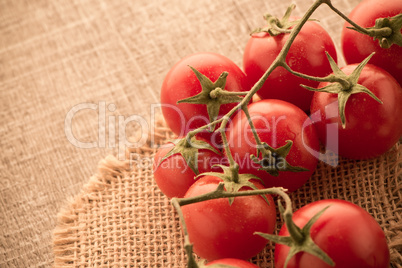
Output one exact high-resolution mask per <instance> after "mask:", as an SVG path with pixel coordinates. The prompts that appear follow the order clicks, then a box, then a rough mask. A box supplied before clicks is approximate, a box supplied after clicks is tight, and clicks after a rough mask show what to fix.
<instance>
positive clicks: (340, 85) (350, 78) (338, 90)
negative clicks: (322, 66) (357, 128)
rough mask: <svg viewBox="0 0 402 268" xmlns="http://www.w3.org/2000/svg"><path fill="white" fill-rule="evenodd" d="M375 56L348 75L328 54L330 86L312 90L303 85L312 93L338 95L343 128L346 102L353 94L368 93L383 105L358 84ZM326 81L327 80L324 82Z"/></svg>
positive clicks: (369, 93)
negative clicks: (366, 66)
mask: <svg viewBox="0 0 402 268" xmlns="http://www.w3.org/2000/svg"><path fill="white" fill-rule="evenodd" d="M373 55H374V52H373V53H372V54H370V55H369V56H368V57H367V58H365V59H364V60H363V61H362V62H361V63H360V64H359V65H358V66H357V67H356V69H355V70H354V71H353V72H352V73H351V74H350V75H346V74H345V73H344V72H343V71H342V70H341V69H340V68H339V67H338V65H337V64H336V62H335V61H334V60H333V59H332V57H331V56H330V55H329V54H328V53H327V58H328V60H329V63H330V65H331V68H332V71H333V73H334V74H333V75H329V76H328V77H327V80H326V81H328V82H331V83H330V84H329V85H327V86H325V87H322V88H312V87H309V86H306V85H301V86H302V87H304V88H306V89H308V90H311V91H318V92H327V93H333V94H338V109H339V116H340V118H341V123H342V127H343V128H345V127H346V117H345V107H346V102H347V101H348V99H349V97H350V96H351V95H352V94H357V93H366V94H368V95H369V96H370V97H372V98H373V99H374V100H376V101H377V102H379V103H380V104H382V101H381V100H380V99H379V98H378V97H377V96H376V95H374V93H373V92H371V91H370V90H369V89H368V88H367V87H365V86H363V85H360V84H358V83H357V82H358V80H359V77H360V74H361V72H362V70H363V68H364V66H365V65H366V64H367V63H368V61H369V60H370V58H371V57H372V56H373ZM324 81H325V80H324Z"/></svg>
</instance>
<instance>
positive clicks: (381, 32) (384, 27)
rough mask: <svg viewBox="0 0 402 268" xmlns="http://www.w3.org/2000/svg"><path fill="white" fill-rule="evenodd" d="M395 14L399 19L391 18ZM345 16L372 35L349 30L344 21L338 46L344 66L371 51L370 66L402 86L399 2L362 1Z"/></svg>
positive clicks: (401, 33)
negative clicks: (340, 48) (380, 70)
mask: <svg viewBox="0 0 402 268" xmlns="http://www.w3.org/2000/svg"><path fill="white" fill-rule="evenodd" d="M398 15H399V18H397V17H395V16H398ZM348 17H349V19H351V20H352V21H353V22H355V23H356V24H358V25H359V26H360V27H362V28H366V31H372V34H373V36H369V35H367V34H362V33H361V32H359V30H353V29H350V28H348V27H352V25H351V24H350V23H348V22H345V25H344V27H343V29H342V36H341V44H342V52H343V55H344V57H345V60H346V63H348V64H352V63H359V62H361V61H363V60H364V59H365V58H366V57H367V56H369V55H370V54H371V53H373V52H375V55H374V56H373V58H372V59H371V60H370V63H371V64H374V65H376V66H378V67H380V68H382V69H384V70H386V71H387V72H389V73H390V74H391V75H392V76H394V78H395V79H396V80H397V81H398V82H399V84H400V85H402V75H401V74H402V29H401V26H402V1H400V0H387V1H381V2H379V1H376V0H364V1H362V2H360V3H359V4H358V5H357V6H356V7H355V8H354V9H353V10H352V12H351V13H350V14H349V16H348ZM381 18H383V20H379V21H378V22H376V20H377V19H381ZM375 25H377V26H378V27H375ZM352 28H353V27H352ZM375 28H377V29H375ZM355 29H356V28H355ZM374 37H375V39H374ZM394 42H399V43H394Z"/></svg>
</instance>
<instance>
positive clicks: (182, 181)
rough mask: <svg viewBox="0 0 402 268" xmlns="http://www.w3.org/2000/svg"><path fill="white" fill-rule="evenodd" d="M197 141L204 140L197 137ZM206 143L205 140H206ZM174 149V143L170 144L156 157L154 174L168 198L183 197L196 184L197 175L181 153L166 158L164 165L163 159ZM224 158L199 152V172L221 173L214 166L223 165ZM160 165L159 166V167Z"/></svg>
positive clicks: (206, 151)
mask: <svg viewBox="0 0 402 268" xmlns="http://www.w3.org/2000/svg"><path fill="white" fill-rule="evenodd" d="M197 139H200V140H204V139H203V138H200V137H197ZM204 141H205V140H204ZM173 147H174V144H173V143H168V144H166V145H165V146H162V147H161V148H159V150H158V151H157V152H156V154H155V156H154V163H153V174H154V178H155V182H156V184H157V185H158V187H159V189H160V190H161V191H162V193H164V194H165V195H166V196H167V197H169V198H172V197H183V196H184V194H185V193H186V191H187V190H188V188H190V186H191V185H192V184H193V183H194V182H195V176H196V174H195V173H194V171H193V170H192V169H191V168H190V167H189V166H188V165H187V163H186V161H185V159H184V158H183V156H182V155H181V154H179V153H177V154H174V155H171V156H169V157H168V158H166V159H165V160H164V161H163V162H162V163H160V161H161V160H162V159H163V157H164V156H165V155H166V154H167V153H168V152H169V151H170V150H171V149H172V148H173ZM222 159H223V158H222V156H221V155H219V154H216V153H214V152H213V151H210V150H207V149H200V150H199V151H198V171H199V173H204V172H209V171H219V170H220V168H213V167H212V166H213V165H217V164H221V163H222V161H223V160H222ZM158 164H160V165H159V166H157V165H158Z"/></svg>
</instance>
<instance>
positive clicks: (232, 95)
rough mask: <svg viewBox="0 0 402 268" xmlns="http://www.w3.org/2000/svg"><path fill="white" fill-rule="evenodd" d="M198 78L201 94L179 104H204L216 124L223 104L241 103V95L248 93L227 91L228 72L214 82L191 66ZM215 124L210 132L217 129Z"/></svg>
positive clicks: (211, 126)
mask: <svg viewBox="0 0 402 268" xmlns="http://www.w3.org/2000/svg"><path fill="white" fill-rule="evenodd" d="M189 67H190V68H191V70H192V71H193V72H194V73H195V75H196V76H197V79H198V81H199V82H200V84H201V92H200V93H198V94H197V95H194V96H192V97H189V98H186V99H182V100H179V101H178V102H177V103H178V104H179V103H191V104H204V105H206V106H207V112H208V116H209V121H210V122H214V121H215V120H216V119H217V118H218V115H219V109H220V107H221V105H222V104H229V103H237V102H241V100H242V98H241V97H239V95H245V94H246V92H229V91H227V90H225V89H224V88H225V85H226V78H227V76H228V75H229V73H228V72H222V73H221V75H220V76H219V78H218V79H217V80H216V81H215V82H212V81H211V80H210V79H209V78H208V77H206V76H205V75H203V74H202V73H200V72H199V71H198V70H197V69H195V68H193V67H191V66H189ZM215 126H216V125H215V124H211V125H210V127H209V130H210V131H213V130H214V129H215Z"/></svg>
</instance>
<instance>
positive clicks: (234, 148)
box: [226, 99, 319, 192]
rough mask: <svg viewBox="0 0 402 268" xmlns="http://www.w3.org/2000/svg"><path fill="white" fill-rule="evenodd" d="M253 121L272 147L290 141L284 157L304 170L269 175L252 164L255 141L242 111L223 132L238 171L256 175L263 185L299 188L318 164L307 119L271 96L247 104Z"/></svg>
mask: <svg viewBox="0 0 402 268" xmlns="http://www.w3.org/2000/svg"><path fill="white" fill-rule="evenodd" d="M248 109H249V113H250V116H251V118H252V121H253V124H254V126H255V128H256V130H257V133H258V135H259V137H260V140H261V141H262V142H266V143H267V144H268V145H270V146H271V147H273V148H279V147H281V146H283V145H285V144H286V141H287V140H291V141H293V145H292V148H291V149H290V152H289V154H288V155H287V157H286V160H287V161H288V163H289V164H290V165H292V166H298V167H303V168H306V169H308V171H302V172H291V171H280V172H279V176H273V175H270V174H269V173H268V172H266V171H264V170H258V169H259V168H261V166H258V165H257V164H255V163H254V162H253V161H252V160H251V159H250V156H251V155H256V142H255V139H254V136H253V134H252V132H251V128H250V126H249V123H248V120H247V117H246V115H245V113H244V112H241V113H240V112H239V113H238V114H236V116H235V117H234V118H233V120H232V121H231V123H230V124H229V126H228V129H227V131H226V135H227V138H228V142H229V147H230V150H231V152H232V154H233V155H234V159H235V161H236V162H237V163H238V164H239V166H240V171H241V172H243V173H250V174H254V175H256V176H258V177H259V178H261V179H262V180H263V181H264V186H265V187H267V188H269V187H284V188H286V189H288V191H289V192H293V191H295V190H297V189H298V188H300V187H301V186H302V185H303V184H304V183H306V181H307V180H308V179H309V178H310V177H311V175H312V174H313V172H314V171H315V169H316V167H317V164H318V156H317V155H315V154H316V153H318V152H319V139H318V136H317V133H316V130H315V127H314V126H313V125H312V122H311V120H310V119H309V117H308V116H307V114H306V113H304V112H303V111H302V110H301V109H300V108H298V107H296V106H295V105H293V104H291V103H288V102H285V101H281V100H275V99H271V100H270V99H267V100H261V101H258V102H254V103H252V104H250V105H248Z"/></svg>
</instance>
